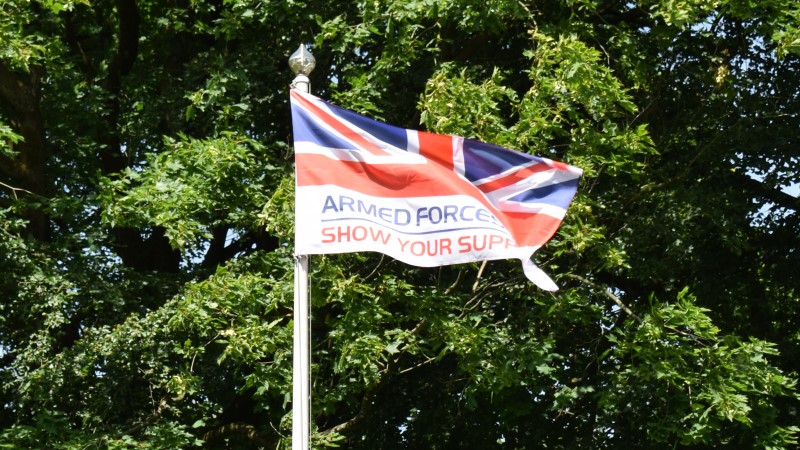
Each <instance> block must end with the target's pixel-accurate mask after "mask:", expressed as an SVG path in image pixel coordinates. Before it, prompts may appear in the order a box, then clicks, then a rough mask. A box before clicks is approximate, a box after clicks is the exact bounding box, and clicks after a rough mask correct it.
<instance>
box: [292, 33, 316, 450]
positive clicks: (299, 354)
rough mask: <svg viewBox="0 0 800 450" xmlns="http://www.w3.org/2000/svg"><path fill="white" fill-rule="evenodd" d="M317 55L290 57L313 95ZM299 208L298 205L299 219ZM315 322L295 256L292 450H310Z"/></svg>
mask: <svg viewBox="0 0 800 450" xmlns="http://www.w3.org/2000/svg"><path fill="white" fill-rule="evenodd" d="M315 64H316V61H315V60H314V56H312V55H311V53H310V52H309V51H308V50H307V49H306V47H305V45H303V44H300V47H298V49H297V51H295V52H294V53H292V56H290V57H289V67H291V68H292V71H293V72H294V74H295V78H294V80H293V81H292V86H293V87H294V88H295V89H298V90H301V91H303V92H306V93H311V83H310V82H309V79H308V74H309V73H311V71H312V70H314V65H315ZM296 215H297V207H296V203H295V216H296ZM310 338H311V321H310V315H309V302H308V255H297V254H296V255H295V256H294V342H293V346H294V348H293V355H292V359H293V367H292V450H309V448H310V447H309V437H310V435H311V426H310V424H311V346H310V341H311V339H310Z"/></svg>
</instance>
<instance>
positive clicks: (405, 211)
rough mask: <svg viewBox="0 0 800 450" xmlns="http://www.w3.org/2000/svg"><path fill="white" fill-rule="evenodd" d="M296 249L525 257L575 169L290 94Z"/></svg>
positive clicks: (430, 260)
mask: <svg viewBox="0 0 800 450" xmlns="http://www.w3.org/2000/svg"><path fill="white" fill-rule="evenodd" d="M291 104H292V123H293V130H294V145H295V163H296V176H297V177H296V178H297V190H296V200H295V213H296V214H295V217H296V220H295V226H296V229H295V252H296V253H297V254H326V253H350V252H358V251H376V252H381V253H384V254H387V255H389V256H391V257H393V258H395V259H398V260H401V261H404V262H406V263H408V264H412V265H416V266H423V267H432V266H440V265H445V264H457V263H465V262H473V261H482V260H491V259H505V258H519V259H520V260H521V261H522V263H523V270H524V273H525V275H526V276H527V277H528V278H529V279H531V280H532V281H533V282H534V283H536V284H537V285H538V286H539V287H541V288H543V289H546V290H556V289H557V287H556V285H555V283H553V281H552V280H551V279H550V278H549V277H548V276H547V275H545V274H544V272H542V271H541V270H540V269H538V268H537V267H536V266H535V265H534V264H533V263H532V262H531V259H530V258H531V256H532V255H533V253H534V252H535V251H536V250H537V249H539V248H540V247H541V246H542V245H544V244H545V243H546V242H547V241H548V240H549V239H550V238H551V237H552V236H553V234H554V233H555V232H556V230H557V229H558V227H559V225H560V224H561V221H562V220H563V218H564V215H565V214H566V210H567V207H568V206H569V204H570V203H571V202H572V198H573V197H574V195H575V192H576V191H577V189H578V182H579V179H580V176H581V169H579V168H576V167H573V166H570V165H567V164H564V163H561V162H557V161H553V160H551V159H548V158H542V157H537V156H532V155H529V154H526V153H520V152H516V151H512V150H509V149H506V148H502V147H499V146H496V145H492V144H487V143H483V142H479V141H476V140H472V139H465V138H462V137H458V136H444V135H438V134H433V133H427V132H424V131H417V130H407V129H403V128H399V127H395V126H392V125H387V124H384V123H381V122H378V121H376V120H373V119H370V118H367V117H364V116H362V115H359V114H357V113H355V112H352V111H348V110H346V109H343V108H340V107H337V106H335V105H332V104H330V103H327V102H325V101H323V100H321V99H319V98H316V97H314V96H312V95H310V94H306V93H303V92H301V91H298V90H295V89H293V90H292V91H291Z"/></svg>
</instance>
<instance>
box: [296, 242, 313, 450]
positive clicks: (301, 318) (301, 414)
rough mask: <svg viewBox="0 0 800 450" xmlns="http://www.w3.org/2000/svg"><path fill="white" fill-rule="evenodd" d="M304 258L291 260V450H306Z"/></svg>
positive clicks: (307, 392)
mask: <svg viewBox="0 0 800 450" xmlns="http://www.w3.org/2000/svg"><path fill="white" fill-rule="evenodd" d="M309 332H310V326H309V313H308V255H295V259H294V351H293V363H294V367H293V370H292V450H309V435H310V431H311V430H310V426H309V425H310V416H311V394H310V384H311V383H310V380H311V372H310V366H311V350H310V346H309Z"/></svg>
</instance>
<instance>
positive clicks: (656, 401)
mask: <svg viewBox="0 0 800 450" xmlns="http://www.w3.org/2000/svg"><path fill="white" fill-rule="evenodd" d="M0 8H2V12H3V14H2V15H0V219H1V221H0V234H1V235H2V239H0V268H1V269H2V272H3V274H4V276H3V277H2V279H1V280H0V293H2V298H3V301H2V302H1V303H0V386H2V387H0V405H2V412H1V413H0V445H2V446H3V447H6V448H20V449H21V448H40V447H42V446H45V447H47V448H60V449H92V448H98V449H106V448H107V449H112V448H113V449H125V448H131V449H132V448H152V449H157V448H159V449H160V448H164V449H166V448H170V449H172V448H209V449H222V448H237V449H239V448H288V445H289V437H288V436H289V433H288V430H289V429H290V423H289V421H290V414H289V411H290V408H291V403H290V392H291V377H292V374H291V363H290V361H291V351H292V349H291V328H292V324H291V303H290V301H291V300H290V299H291V297H292V295H291V291H292V288H293V285H292V275H291V267H292V248H291V247H292V228H293V214H294V213H293V212H294V201H293V178H292V150H291V138H290V130H291V127H290V123H289V111H288V102H287V98H288V97H287V93H288V82H289V80H290V79H291V74H290V73H289V70H288V67H287V64H286V59H287V57H288V55H289V53H290V52H291V51H292V50H293V49H294V48H296V46H297V44H298V42H300V41H306V42H313V51H314V54H315V56H316V58H317V61H318V63H317V67H318V68H317V70H316V71H315V72H314V73H313V74H312V77H311V78H312V85H313V87H314V91H315V93H316V94H318V95H320V96H322V97H325V98H328V99H331V100H332V101H334V102H336V103H338V104H340V105H341V106H344V107H347V108H350V109H353V110H356V111H358V112H361V113H364V114H367V115H370V116H372V117H375V118H379V119H383V120H386V121H388V122H391V123H393V124H396V125H399V126H404V127H409V128H422V129H427V130H429V131H434V132H439V133H452V134H458V135H462V136H468V137H474V138H479V139H482V140H485V141H490V142H494V143H497V144H499V145H504V146H507V147H511V148H515V149H518V150H522V151H528V152H531V153H536V154H539V155H544V156H548V157H552V158H555V159H559V160H563V161H566V162H569V163H571V164H574V165H577V166H579V167H581V168H583V169H584V173H585V175H584V178H583V180H582V184H581V188H580V189H579V194H578V197H577V198H576V200H575V202H574V204H573V205H572V206H571V208H570V212H569V214H568V216H567V218H566V219H565V222H564V224H563V226H562V228H561V230H560V231H559V233H558V234H557V236H556V237H555V238H554V239H553V240H552V241H551V242H550V243H549V244H548V245H547V246H546V247H545V248H543V249H542V250H541V251H540V252H538V253H537V262H538V264H539V265H540V266H542V267H543V268H545V269H546V270H547V271H548V272H549V273H550V274H553V275H554V276H556V278H557V279H558V282H559V283H560V285H561V286H562V290H561V291H559V292H558V293H556V294H550V293H545V292H541V291H538V290H536V289H535V288H534V287H533V286H531V285H530V283H528V282H527V280H525V278H524V277H523V275H522V274H521V271H520V270H519V267H518V264H517V263H514V262H504V261H494V262H490V263H488V264H486V265H478V264H467V265H461V266H452V267H442V268H439V269H421V268H414V267H408V266H405V265H403V264H401V263H398V262H396V261H392V260H390V259H389V258H385V257H381V256H380V255H378V254H354V255H339V256H326V257H315V258H313V259H312V302H313V305H312V306H313V325H312V329H313V336H312V338H313V339H312V341H313V354H314V357H313V360H314V367H313V372H314V384H313V395H314V410H313V415H314V422H315V426H316V428H315V430H314V436H313V439H314V443H315V446H316V447H318V448H319V447H323V446H327V445H339V446H343V447H347V448H352V449H360V448H365V449H366V448H369V449H373V448H385V449H392V448H432V449H451V448H453V449H454V448H516V449H524V448H545V447H546V448H629V447H639V448H652V449H658V448H686V449H690V448H691V449H700V448H710V447H715V448H718V447H719V448H736V449H739V448H791V447H793V446H796V445H797V434H798V431H800V430H798V428H797V427H796V426H795V425H794V423H795V422H796V419H795V417H796V414H797V408H798V406H799V405H800V403H799V402H798V396H797V392H796V390H795V383H796V374H797V371H798V369H799V367H798V361H800V359H799V358H797V356H798V354H800V352H799V350H800V335H798V333H797V329H798V317H800V298H799V297H798V285H799V284H800V277H798V272H797V269H796V268H797V267H798V263H799V262H800V261H799V260H798V258H799V255H800V251H798V247H797V244H798V239H797V238H798V235H800V214H799V213H798V206H800V202H799V201H798V198H797V193H796V188H795V190H791V189H790V188H789V187H790V186H792V185H794V186H796V185H797V183H798V171H797V167H798V163H799V162H800V153H799V152H798V148H800V146H798V145H797V144H798V141H799V140H800V126H799V125H800V123H798V122H800V111H798V108H800V106H798V105H800V102H798V100H799V99H798V97H799V96H800V75H798V74H800V71H798V65H800V59H798V55H799V54H800V27H799V26H798V23H800V22H798V19H800V9H799V8H798V6H797V5H796V4H795V2H792V1H789V0H753V1H751V2H747V3H746V4H743V3H741V2H734V1H731V0H719V1H716V2H704V1H698V0H687V1H680V2H675V1H655V0H642V1H637V2H618V1H612V0H570V1H563V2H556V1H544V2H527V1H511V0H490V1H483V2H478V1H472V0H461V1H457V2H456V1H452V0H403V1H395V2H383V1H375V2H344V3H341V2H325V1H309V2H294V1H286V2H250V1H246V0H230V1H225V2H219V1H211V2H186V1H163V0H138V1H137V0H114V1H107V0H97V1H78V2H74V1H62V0H46V1H45V0H40V1H33V2H23V1H21V0H8V1H6V2H5V3H3V5H2V6H0ZM298 207H302V205H298Z"/></svg>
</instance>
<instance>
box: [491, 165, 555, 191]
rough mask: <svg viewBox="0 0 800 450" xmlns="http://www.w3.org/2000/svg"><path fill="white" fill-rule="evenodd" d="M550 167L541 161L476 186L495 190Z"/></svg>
mask: <svg viewBox="0 0 800 450" xmlns="http://www.w3.org/2000/svg"><path fill="white" fill-rule="evenodd" d="M550 169H552V167H550V166H548V165H547V164H542V163H539V164H535V165H533V166H528V167H525V168H523V169H520V170H517V171H516V172H512V173H510V174H508V175H506V176H504V177H500V178H497V179H494V180H492V181H488V182H486V183H483V184H479V185H477V188H478V189H480V190H481V191H483V192H487V193H488V192H492V191H496V190H498V189H501V188H504V187H507V186H511V185H513V184H516V183H518V182H520V181H522V180H524V179H526V178H529V177H531V176H533V175H535V174H537V173H540V172H545V171H547V170H550Z"/></svg>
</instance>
